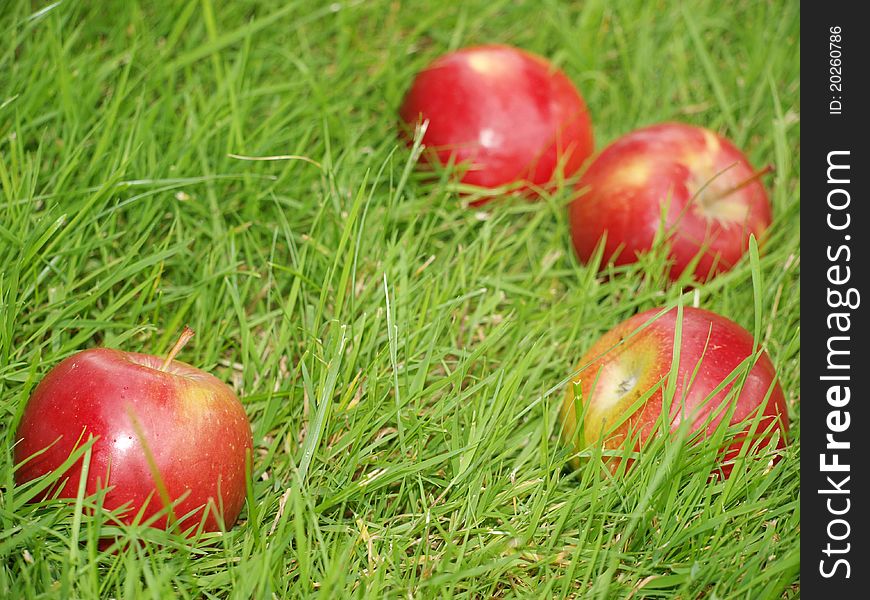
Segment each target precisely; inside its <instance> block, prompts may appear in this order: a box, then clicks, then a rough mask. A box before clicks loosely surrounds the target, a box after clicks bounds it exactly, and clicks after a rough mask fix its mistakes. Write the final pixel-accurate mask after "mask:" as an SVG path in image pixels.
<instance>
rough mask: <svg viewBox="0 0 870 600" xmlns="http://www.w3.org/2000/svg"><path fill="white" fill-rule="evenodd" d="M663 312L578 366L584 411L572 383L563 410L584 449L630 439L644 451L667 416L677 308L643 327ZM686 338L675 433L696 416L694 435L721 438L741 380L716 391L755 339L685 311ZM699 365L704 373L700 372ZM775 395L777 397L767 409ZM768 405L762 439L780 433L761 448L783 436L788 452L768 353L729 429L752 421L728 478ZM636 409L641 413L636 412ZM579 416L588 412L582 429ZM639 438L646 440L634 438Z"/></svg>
mask: <svg viewBox="0 0 870 600" xmlns="http://www.w3.org/2000/svg"><path fill="white" fill-rule="evenodd" d="M659 312H660V309H653V310H648V311H646V312H643V313H640V314H638V315H635V316H634V317H632V318H630V319H628V320H626V321H624V322H622V323H621V324H619V325H617V326H616V327H615V328H613V329H612V330H611V331H609V332H608V333H606V334H605V335H604V336H602V337H601V338H600V339H599V340H598V341H597V342H596V343H595V344H593V346H592V347H591V348H590V349H589V351H588V352H587V353H586V355H585V356H584V357H583V358H582V359H581V360H580V363H579V365H578V367H577V368H578V369H579V368H582V369H583V370H582V371H580V372H579V374H578V375H576V376H575V377H574V383H575V384H579V387H580V391H581V396H580V397H581V398H582V400H581V401H582V402H583V406H582V408H581V407H577V406H575V397H574V389H573V387H574V386H569V387H568V390H567V393H566V396H565V400H564V402H563V405H562V410H561V415H562V419H563V424H564V427H563V433H564V435H565V439H566V440H568V441H569V443H571V444H574V445H575V447H576V449H577V450H578V451H579V450H582V449H585V448H588V447H589V446H590V445H593V444H598V443H601V442H602V440H603V447H604V448H606V449H618V448H622V447H623V444H625V443H628V442H627V440H629V439H636V440H637V441H638V445H637V446H635V448H633V450H639V449H640V448H642V447H643V445H644V443H645V442H646V441H647V440H649V438H650V436H651V435H652V434H653V430H654V427H655V424H656V421H657V420H658V419H659V417H660V415H661V414H662V411H663V395H662V392H663V389H664V386H663V385H660V384H661V383H662V382H663V381H664V380H665V378H667V377H668V376H669V373H670V369H671V362H672V359H673V345H674V331H675V326H676V323H677V310H676V309H672V310H670V311H668V312H667V313H665V314H664V315H662V316H660V317H659V318H657V319H655V320H654V321H652V322H651V323H650V324H649V325H648V326H646V327H644V328H642V329H641V327H643V325H644V324H645V323H647V321H649V320H650V319H653V318H654V317H655V316H656V315H657V314H658V313H659ZM680 340H681V343H680V361H679V367H678V371H677V379H676V381H673V382H672V384H674V385H675V386H676V387H675V390H676V391H675V394H674V402H673V403H672V404H671V407H670V413H669V417H670V429H671V431H674V430H676V428H677V427H678V426H679V424H680V423H681V422H682V421H684V420H687V419H688V420H690V424H689V430H690V431H691V432H697V431H701V430H703V432H704V434H703V435H704V436H705V437H706V436H709V435H710V434H712V433H713V431H714V430H715V429H716V427H717V426H718V425H719V423H720V422H721V421H722V420H723V418H724V417H725V416H726V413H727V411H728V409H730V406H731V405H730V403H729V404H728V405H723V403H724V402H726V400H728V399H727V398H726V396H727V395H728V393H729V391H731V388H732V385H733V382H732V383H729V384H728V385H726V386H725V387H724V388H723V389H722V390H721V391H719V392H718V393H716V394H713V391H714V390H715V389H716V388H717V387H718V386H719V385H720V384H721V383H722V382H723V381H725V380H726V379H728V377H729V375H730V374H731V373H732V372H733V371H734V370H735V369H736V368H737V367H738V366H739V365H740V364H741V362H742V361H744V360H745V359H746V358H747V357H749V356H751V355H752V353H753V347H752V346H753V338H752V336H751V335H750V334H749V332H747V331H746V330H745V329H743V328H742V327H740V326H739V325H737V324H736V323H734V322H733V321H730V320H728V319H726V318H725V317H722V316H720V315H717V314H716V313H713V312H710V311H707V310H703V309H698V308H684V309H683V320H682V332H681V336H680ZM699 364H700V367H699V366H698V365H699ZM696 368H697V373H696V374H694V375H693V373H695V369H696ZM656 386H658V387H657V389H656V390H655V392H653V393H652V394H651V395H650V396H649V398H648V399H647V400H646V401H645V402H642V404H641V405H640V406H636V403H638V401H639V400H640V399H641V398H642V397H643V396H644V394H646V393H647V392H649V391H650V390H651V389H653V388H656ZM771 387H772V390H771ZM769 391H770V397H769V399H768V400H767V401H766V404H765V398H766V397H767V395H768V392H769ZM711 394H712V396H711ZM732 398H733V396H732ZM731 402H733V399H732V400H731ZM762 405H763V406H764V408H763V409H761V410H762V417H761V419H760V422H759V425H758V428H757V430H756V432H757V434H758V435H760V434H761V433H762V432H764V431H766V430H767V428H768V427H769V426H771V423H773V424H774V425H773V428H774V429H777V430H779V435H778V436H774V435H772V434H773V430H771V432H770V433H769V434H768V435H767V436H766V437H765V438H763V440H762V442H761V443H760V444H759V445H758V446H757V448H758V449H760V448H762V447H767V446H769V445H770V443H771V441H772V440H773V439H777V446H776V447H777V448H782V447H784V446H785V438H786V433H787V432H788V420H787V419H788V418H787V414H788V413H787V411H786V405H785V397H784V396H783V393H782V388H781V387H780V385H779V383H778V382H776V372H775V371H774V368H773V364H772V363H771V361H770V358H769V357H768V356H767V353H766V352H763V353H762V354H761V355H760V357H759V358H758V360H757V361H756V362H755V364H754V366H753V367H752V369H751V370H750V371H749V374H748V376H747V377H746V380H745V383H744V384H743V387H742V389H741V391H740V393H739V395H738V396H737V400H736V406H735V408H734V412H733V415H732V416H731V419H730V420H729V424H730V425H739V424H741V423H745V424H746V426H745V428H744V429H743V430H742V432H743V433H741V434H738V435H737V436H735V437H734V438H733V439H732V443H731V444H730V446H729V447H727V448H723V452H722V465H721V468H722V472H723V474H724V475H726V476H727V475H729V474H730V472H731V469H732V468H733V464H732V463H733V459H734V457H736V456H737V453H738V452H739V451H740V447H741V445H742V443H743V441H744V440H745V439H746V435H747V433H748V430H749V429H750V426H751V424H752V419H753V418H755V416H756V415H757V413H758V410H759V407H760V406H762ZM578 408H579V409H580V410H578ZM632 409H634V412H632V413H631V414H630V415H628V414H627V413H629V412H631V410H632ZM578 414H580V415H582V423H579V424H578V422H577V415H578ZM711 416H712V418H711ZM626 417H628V418H627V419H626ZM619 423H621V424H619ZM618 424H619V425H618ZM578 425H580V426H578ZM614 426H616V427H615V428H614ZM632 435H635V436H638V437H637V438H632ZM606 460H607V462H608V464H609V466H610V467H611V468H612V469H614V470H615V468H616V467H617V466H618V464H619V460H618V458H613V457H611V458H609V459H606Z"/></svg>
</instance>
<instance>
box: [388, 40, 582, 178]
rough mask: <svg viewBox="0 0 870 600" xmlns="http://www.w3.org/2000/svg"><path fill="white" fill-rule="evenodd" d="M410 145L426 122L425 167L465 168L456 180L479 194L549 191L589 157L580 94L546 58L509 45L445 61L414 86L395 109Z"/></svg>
mask: <svg viewBox="0 0 870 600" xmlns="http://www.w3.org/2000/svg"><path fill="white" fill-rule="evenodd" d="M399 115H400V116H401V118H402V120H403V121H404V126H403V134H404V135H405V136H406V139H407V140H408V141H410V138H411V137H412V136H413V133H414V129H415V127H416V126H417V124H418V123H422V122H424V121H428V127H427V128H426V132H425V135H424V136H423V144H424V145H425V146H426V147H427V149H428V154H427V155H426V156H427V158H428V159H429V160H430V161H435V162H440V163H441V164H444V165H446V164H448V163H449V161H450V160H451V158H452V159H453V160H454V162H455V163H456V164H460V163H464V164H465V166H467V167H468V170H467V171H465V173H464V175H463V176H462V178H461V181H462V182H463V183H466V184H471V185H475V186H479V187H484V188H496V187H499V186H504V185H509V184H516V187H515V188H514V191H524V192H528V191H530V190H531V187H532V186H546V184H548V183H550V182H551V181H552V180H553V179H554V174H555V173H556V170H557V168H560V167H561V170H562V173H563V174H564V176H565V177H569V176H571V175H572V174H574V173H575V172H576V171H577V170H578V169H579V168H580V166H581V165H582V164H583V162H584V161H585V160H586V158H587V157H588V156H589V155H590V154H591V153H592V150H593V140H592V126H591V124H590V120H589V112H588V110H587V109H586V104H585V103H584V101H583V98H582V97H581V96H580V93H579V92H578V91H577V89H576V88H575V87H574V86H573V84H572V83H571V81H570V80H569V79H568V78H567V77H566V76H565V74H564V73H562V72H561V71H560V70H558V69H557V68H555V67H554V66H553V65H551V64H550V63H548V62H547V61H546V60H545V59H543V58H541V57H539V56H535V55H534V54H530V53H528V52H524V51H523V50H519V49H517V48H512V47H509V46H498V45H492V46H478V47H473V48H466V49H464V50H459V51H457V52H452V53H449V54H446V55H444V56H442V57H440V58H438V59H437V60H435V62H433V63H432V64H430V65H429V66H428V67H427V68H426V69H424V70H423V71H422V72H420V73H419V74H418V75H417V77H416V78H415V79H414V82H413V84H412V85H411V88H410V90H409V91H408V93H407V95H406V96H405V99H404V102H403V103H402V106H401V108H400V109H399Z"/></svg>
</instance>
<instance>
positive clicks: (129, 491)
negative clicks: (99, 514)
mask: <svg viewBox="0 0 870 600" xmlns="http://www.w3.org/2000/svg"><path fill="white" fill-rule="evenodd" d="M192 335H193V332H192V331H191V330H190V329H189V328H185V330H184V332H183V333H182V335H181V338H180V339H179V340H178V342H177V343H176V345H175V346H174V347H173V349H172V351H171V352H170V353H169V356H168V357H166V358H165V359H164V358H161V357H158V356H151V355H148V354H139V353H135V352H122V351H120V350H113V349H108V348H94V349H90V350H85V351H83V352H79V353H77V354H74V355H73V356H70V357H69V358H67V359H65V360H63V361H62V362H60V363H59V364H58V365H57V366H55V367H54V368H53V369H51V371H49V372H48V374H47V375H46V376H45V377H44V378H43V379H42V381H41V382H40V383H39V384H38V385H37V387H36V389H35V390H34V391H33V394H32V395H31V397H30V400H29V401H28V403H27V405H26V407H25V409H24V413H23V415H22V418H21V422H20V424H19V426H18V430H17V432H16V434H15V439H16V445H15V449H14V454H15V463H16V465H17V467H16V471H15V479H16V482H17V483H18V484H23V483H26V482H28V481H31V480H33V479H35V478H37V477H40V476H42V475H45V474H47V473H49V472H51V471H54V470H56V469H58V468H59V467H60V466H61V465H62V463H63V462H64V461H65V460H66V459H67V458H68V457H69V456H70V454H71V453H72V452H73V451H74V450H75V449H76V447H77V446H80V445H81V444H82V443H83V442H85V441H86V440H87V439H88V438H89V437H90V436H93V437H94V438H96V441H95V442H94V443H93V446H92V447H91V457H90V463H89V468H88V472H87V478H86V488H85V491H86V494H92V493H95V492H97V491H98V490H100V489H106V488H107V492H106V495H105V500H104V504H103V506H104V507H105V508H106V509H108V510H116V509H122V508H123V512H122V516H121V520H122V521H123V522H125V523H131V522H133V521H134V519H137V518H138V517H137V515H138V514H139V513H140V512H141V521H142V522H145V521H147V520H149V519H150V518H151V517H153V516H155V515H156V514H157V513H160V512H161V511H163V514H162V515H161V516H159V517H158V518H157V519H156V520H155V521H154V522H153V523H152V525H153V526H154V527H158V528H163V529H168V528H169V527H170V526H171V525H172V522H171V520H170V519H169V518H167V515H172V516H173V517H174V518H175V519H178V521H177V526H178V528H179V531H186V530H189V531H191V532H192V531H194V530H195V529H194V527H195V526H198V525H199V524H200V522H203V528H204V530H206V531H218V530H221V529H224V528H230V527H232V525H233V523H234V522H235V520H236V518H237V517H238V515H239V512H241V509H242V505H243V504H244V501H245V493H246V473H247V472H249V469H248V466H247V465H248V463H249V461H250V456H251V450H252V446H253V444H252V436H251V426H250V423H249V421H248V417H247V415H246V414H245V410H244V408H243V407H242V404H241V403H240V402H239V400H238V398H237V397H236V395H235V393H234V392H233V391H232V389H230V388H229V387H228V386H227V385H226V384H225V383H223V382H222V381H221V380H219V379H218V378H216V377H214V376H213V375H210V374H209V373H206V372H204V371H201V370H199V369H197V368H195V367H192V366H190V365H188V364H185V363H183V362H179V361H177V360H174V357H175V355H176V353H177V352H178V351H179V350H180V349H181V347H182V346H183V345H184V344H185V343H186V342H187V341H188V340H189V339H190V337H191V336H192ZM82 463H83V461H82V460H81V459H80V460H79V461H78V462H76V463H75V464H74V465H73V466H72V467H71V468H70V469H69V470H68V471H66V472H65V473H64V474H63V475H62V476H61V478H60V479H59V481H58V484H57V485H56V486H55V487H54V488H50V489H49V490H48V491H47V492H46V493H45V494H43V497H46V496H50V495H53V494H57V495H58V496H59V497H63V498H75V497H76V495H77V492H78V488H79V481H80V478H81V473H82V466H83V464H82ZM58 486H60V487H59V489H58ZM165 501H169V502H175V503H176V504H174V505H173V506H172V509H171V511H166V508H165ZM124 507H126V508H124ZM204 511H207V512H204Z"/></svg>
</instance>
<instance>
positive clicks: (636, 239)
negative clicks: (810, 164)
mask: <svg viewBox="0 0 870 600" xmlns="http://www.w3.org/2000/svg"><path fill="white" fill-rule="evenodd" d="M766 172H767V170H761V171H756V170H755V169H754V168H753V167H752V165H750V163H749V161H748V160H747V159H746V157H745V156H744V155H743V153H742V152H741V151H740V150H738V149H737V148H736V147H735V146H734V145H733V144H732V143H731V142H730V141H728V140H727V139H725V138H724V137H722V136H720V135H718V134H716V133H714V132H712V131H710V130H707V129H704V128H701V127H695V126H692V125H685V124H682V123H663V124H659V125H654V126H651V127H644V128H642V129H638V130H635V131H633V132H631V133H628V134H626V135H624V136H622V137H620V138H618V139H617V140H616V141H614V142H613V143H612V144H610V145H609V146H608V147H607V148H605V149H604V151H602V152H601V154H600V155H599V156H598V157H597V158H595V159H594V160H593V161H592V162H591V164H590V165H589V168H588V169H586V171H585V172H584V173H583V175H582V177H581V178H580V180H579V181H578V183H577V191H578V196H577V198H576V199H575V200H573V201H572V202H571V204H570V205H569V208H568V217H569V221H570V225H571V236H572V239H573V242H574V249H575V251H576V253H577V256H578V258H579V259H580V260H581V261H582V262H584V263H586V262H588V261H589V260H590V258H591V257H592V256H593V255H594V252H595V249H596V246H597V245H598V244H599V241H600V240H601V239H602V238H605V244H604V254H603V257H602V261H601V265H602V266H604V265H606V264H608V263H609V262H612V263H613V264H615V265H625V264H629V263H632V262H636V261H637V257H638V254H640V253H642V252H646V251H648V250H649V249H650V248H651V247H652V246H653V243H654V240H655V239H656V235H657V234H658V233H659V231H661V230H663V231H664V232H665V235H666V237H667V240H668V243H669V244H670V259H671V261H672V266H671V268H670V271H669V276H670V278H671V279H672V280H676V279H678V278H679V277H680V275H681V274H682V273H683V271H685V270H686V269H687V268H689V267H690V265H692V262H693V260H694V259H695V258H696V257H698V260H697V264H696V265H695V266H694V270H693V272H692V276H693V278H694V279H696V280H698V281H706V280H709V279H711V278H712V277H713V276H715V275H716V274H718V273H722V272H724V271H727V270H729V269H731V268H732V267H733V266H734V265H735V264H736V263H737V262H738V261H739V260H740V258H741V257H742V256H743V254H744V253H745V252H746V250H747V249H748V248H749V236H750V234H754V235H755V237H756V238H759V239H760V240H763V234H764V232H765V230H766V229H767V228H768V227H769V226H770V223H771V219H772V212H771V207H770V201H769V200H768V197H767V193H766V192H765V189H764V186H763V185H762V183H761V181H760V175H763V174H764V173H766Z"/></svg>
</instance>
